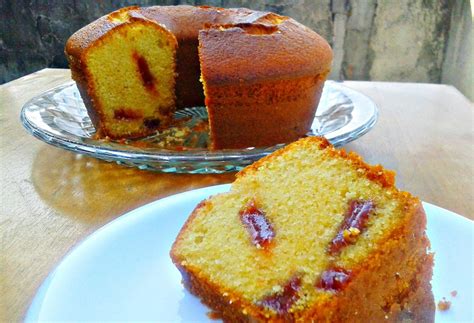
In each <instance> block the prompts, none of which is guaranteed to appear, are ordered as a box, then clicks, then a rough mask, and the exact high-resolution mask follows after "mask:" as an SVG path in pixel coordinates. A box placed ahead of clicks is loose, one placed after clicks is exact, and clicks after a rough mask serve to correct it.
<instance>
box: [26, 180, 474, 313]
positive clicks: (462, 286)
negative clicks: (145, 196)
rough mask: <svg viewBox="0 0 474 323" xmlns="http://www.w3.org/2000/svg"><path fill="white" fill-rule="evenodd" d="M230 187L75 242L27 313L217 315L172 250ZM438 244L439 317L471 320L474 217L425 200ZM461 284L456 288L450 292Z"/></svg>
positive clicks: (160, 204)
mask: <svg viewBox="0 0 474 323" xmlns="http://www.w3.org/2000/svg"><path fill="white" fill-rule="evenodd" d="M228 189H229V185H219V186H213V187H208V188H204V189H199V190H194V191H190V192H186V193H182V194H178V195H174V196H171V197H168V198H165V199H162V200H159V201H156V202H153V203H150V204H148V205H145V206H143V207H140V208H138V209H136V210H134V211H132V212H129V213H127V214H126V215H124V216H122V217H120V218H119V219H117V220H115V221H113V222H111V223H110V224H108V225H106V226H104V227H103V228H101V229H100V230H98V231H97V232H95V233H94V234H92V235H91V236H90V237H89V238H87V239H86V240H85V241H84V242H82V243H81V244H80V245H79V246H78V247H76V248H75V249H73V250H72V251H71V252H70V253H69V254H68V255H67V256H66V257H65V259H64V260H63V261H62V262H61V263H60V265H59V266H58V267H57V268H56V269H55V270H54V271H53V272H52V273H51V274H50V275H49V277H48V278H47V279H46V280H45V282H44V283H43V285H42V286H41V287H40V289H39V291H38V293H37V295H36V297H35V298H34V300H33V303H32V305H31V307H30V309H29V310H28V313H27V316H26V321H55V320H56V321H76V322H78V321H106V320H107V321H119V320H120V321H144V320H146V321H173V322H180V321H210V320H209V318H208V317H207V315H206V313H207V312H208V309H207V308H206V307H205V306H203V305H202V304H201V303H200V302H199V300H198V299H197V298H195V297H194V296H192V295H190V294H189V293H188V292H187V291H185V290H184V289H183V287H182V285H181V283H180V282H181V276H180V274H179V272H178V270H177V269H176V268H175V267H174V265H173V264H172V262H171V260H170V258H169V255H168V253H169V250H170V248H171V244H172V243H173V241H174V239H175V237H176V235H177V234H178V231H179V230H180V228H181V226H182V225H183V223H184V221H185V220H186V218H187V217H188V215H189V214H190V212H191V211H192V210H193V208H194V207H195V206H196V204H197V203H198V202H200V201H201V200H203V199H204V198H206V197H208V196H209V195H213V194H216V193H219V192H224V191H227V190H228ZM424 207H425V210H426V213H427V215H428V236H429V238H430V240H431V243H432V248H433V250H434V251H435V253H436V255H435V268H434V277H433V292H434V295H435V300H436V301H439V300H440V299H441V298H442V297H446V299H447V300H450V301H452V307H451V309H450V310H448V311H446V312H439V311H437V313H436V321H437V322H444V321H465V322H468V321H469V322H470V321H472V319H473V317H472V315H473V314H472V312H473V308H472V304H473V298H472V294H473V267H472V266H473V231H474V225H473V222H472V221H470V220H468V219H466V218H464V217H461V216H459V215H457V214H455V213H453V212H450V211H447V210H444V209H442V208H439V207H437V206H434V205H431V204H428V203H424ZM453 290H456V291H457V293H458V294H457V296H456V297H452V296H451V295H450V292H451V291H453Z"/></svg>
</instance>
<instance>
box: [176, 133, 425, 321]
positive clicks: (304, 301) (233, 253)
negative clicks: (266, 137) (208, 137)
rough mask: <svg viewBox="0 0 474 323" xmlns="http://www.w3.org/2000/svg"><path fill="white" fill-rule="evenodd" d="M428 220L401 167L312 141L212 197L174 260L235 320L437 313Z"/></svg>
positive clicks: (190, 224) (279, 154)
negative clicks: (398, 182)
mask: <svg viewBox="0 0 474 323" xmlns="http://www.w3.org/2000/svg"><path fill="white" fill-rule="evenodd" d="M425 227H426V216H425V213H424V211H423V208H422V205H421V202H420V200H419V199H417V198H415V197H413V196H412V195H410V194H409V193H407V192H402V191H399V190H398V189H397V188H396V187H395V186H394V173H393V172H391V171H387V170H385V169H384V168H383V167H382V166H370V165H367V164H366V163H364V162H363V161H362V159H361V158H360V157H359V156H357V155H356V154H354V153H349V154H348V153H346V152H344V151H343V150H337V149H335V148H334V147H332V146H331V145H330V144H329V143H328V142H327V141H326V140H325V139H323V138H306V139H302V140H299V141H297V142H295V143H293V144H290V145H289V146H287V147H285V148H283V149H281V150H279V151H276V152H275V153H273V154H271V155H269V156H268V157H265V158H263V159H261V160H260V161H258V162H256V163H255V164H253V165H251V166H249V167H247V168H245V169H244V170H243V171H241V172H240V173H239V174H238V175H237V179H236V181H235V182H234V183H233V184H232V187H231V190H230V191H229V192H227V193H223V194H219V195H215V196H212V197H210V198H209V199H207V200H205V201H202V202H201V203H200V204H199V205H198V206H197V207H196V209H195V210H194V211H193V213H192V214H191V216H190V217H189V219H188V220H187V222H186V223H185V225H184V226H183V228H182V230H181V232H180V233H179V235H178V237H177V238H176V241H175V243H174V245H173V247H172V250H171V258H172V260H173V262H174V263H175V265H176V266H177V268H178V269H179V270H180V272H181V273H182V276H183V283H184V285H185V287H186V288H187V289H189V290H190V291H191V292H192V293H193V294H195V295H197V296H198V297H200V298H201V299H202V301H203V302H204V303H205V304H207V305H208V306H209V307H210V308H211V309H213V310H214V311H215V312H216V313H217V315H219V316H220V317H222V318H223V319H224V320H225V321H243V322H245V321H271V322H280V321H300V322H307V321H323V322H324V321H331V322H368V321H371V322H375V321H388V322H395V321H418V322H419V321H424V322H426V321H427V322H430V321H433V320H434V301H433V295H432V292H431V285H430V280H431V275H432V266H433V257H432V254H430V253H429V250H428V249H429V246H430V244H429V240H428V238H427V236H426V233H425Z"/></svg>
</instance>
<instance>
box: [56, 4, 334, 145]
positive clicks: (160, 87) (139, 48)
mask: <svg viewBox="0 0 474 323" xmlns="http://www.w3.org/2000/svg"><path fill="white" fill-rule="evenodd" d="M65 51H66V55H67V57H68V60H69V64H70V67H71V72H72V77H73V79H74V80H75V81H76V83H77V85H78V88H79V91H80V93H81V96H82V97H83V100H84V103H85V105H86V107H87V110H88V113H89V115H90V117H91V120H92V122H93V123H94V125H95V127H96V130H97V136H98V137H99V138H100V137H110V138H112V139H119V138H133V137H142V136H146V135H149V134H152V133H154V132H155V131H156V130H157V129H161V128H165V127H167V125H168V124H169V121H170V119H171V118H172V115H173V112H174V110H175V108H182V107H187V106H199V105H206V107H207V110H208V116H209V127H210V148H211V149H222V148H244V147H259V146H267V145H273V144H278V143H285V142H291V141H294V140H296V139H298V138H300V137H302V136H305V134H306V133H307V132H308V131H309V129H310V127H311V123H312V120H313V117H314V114H315V111H316V107H317V105H318V102H319V98H320V95H321V91H322V87H323V84H324V81H325V79H326V76H327V74H328V73H329V69H330V65H331V61H332V51H331V49H330V47H329V45H328V43H327V42H326V41H325V40H324V39H323V38H322V37H320V36H319V35H318V34H317V33H315V32H314V31H312V30H310V29H309V28H307V27H305V26H303V25H301V24H299V23H298V22H296V21H295V20H293V19H291V18H289V17H284V16H280V15H277V14H274V13H270V12H259V11H253V10H249V9H243V8H240V9H222V8H213V7H206V6H202V7H192V6H154V7H147V8H139V7H128V8H123V9H120V10H118V11H115V12H113V13H111V14H109V15H106V16H104V17H101V18H99V19H98V20H96V21H94V22H92V23H91V24H89V25H87V26H85V27H84V28H82V29H81V30H79V31H77V32H76V33H75V34H74V35H72V36H71V37H70V38H69V40H68V42H67V44H66V49H65Z"/></svg>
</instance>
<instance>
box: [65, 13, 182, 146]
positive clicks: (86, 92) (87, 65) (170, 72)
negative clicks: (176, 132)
mask: <svg viewBox="0 0 474 323" xmlns="http://www.w3.org/2000/svg"><path fill="white" fill-rule="evenodd" d="M137 8H138V7H128V8H123V9H120V10H118V11H115V12H113V13H111V14H110V15H108V16H105V17H102V18H101V21H100V23H99V22H96V23H95V24H93V25H89V26H86V27H85V28H83V29H81V30H79V31H78V32H77V33H76V34H75V35H74V36H73V37H71V39H70V40H69V41H68V43H67V45H66V52H67V53H68V59H69V62H70V64H71V70H72V73H73V75H72V77H73V79H75V80H76V82H77V84H78V88H79V91H80V92H81V96H82V97H83V98H85V99H86V100H90V101H91V102H86V107H87V109H88V113H89V115H90V117H91V119H92V121H93V123H94V124H95V126H96V131H97V134H96V135H97V136H98V137H106V136H108V137H110V138H113V139H115V138H133V137H143V136H146V135H148V134H151V133H154V132H155V131H156V130H157V128H158V127H160V126H166V124H167V123H168V122H169V121H170V120H171V118H172V115H173V112H174V109H175V93H174V86H175V58H176V47H177V42H176V39H175V37H174V35H173V34H172V33H171V32H170V31H169V30H167V29H166V28H165V27H163V26H162V25H160V24H158V23H157V22H155V21H152V20H150V19H147V18H145V17H143V16H142V15H141V14H140V13H139V12H137V11H136V10H135V9H137ZM99 27H100V28H99ZM95 36H97V37H98V38H97V39H94V42H93V45H92V46H89V44H90V43H92V41H91V38H92V39H93V38H94V37H95ZM83 46H86V48H83Z"/></svg>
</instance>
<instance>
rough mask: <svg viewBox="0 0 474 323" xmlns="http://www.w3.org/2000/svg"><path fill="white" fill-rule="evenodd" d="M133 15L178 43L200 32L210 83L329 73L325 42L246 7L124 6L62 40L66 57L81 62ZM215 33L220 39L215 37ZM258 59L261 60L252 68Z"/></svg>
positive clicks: (290, 21)
mask: <svg viewBox="0 0 474 323" xmlns="http://www.w3.org/2000/svg"><path fill="white" fill-rule="evenodd" d="M133 19H150V20H152V21H155V22H158V23H160V24H162V25H164V26H165V27H166V28H168V29H169V30H170V31H171V32H172V33H173V34H174V36H175V37H176V38H177V40H178V41H179V40H183V39H197V37H198V35H199V37H200V38H202V39H205V45H203V46H202V48H201V49H200V50H201V52H202V54H204V55H205V56H206V57H207V59H208V61H212V62H213V64H206V65H205V66H204V67H203V68H205V69H206V71H203V73H206V75H207V82H209V83H214V82H235V81H237V82H239V81H247V82H248V81H252V80H256V79H262V78H269V77H271V78H284V77H285V76H286V77H294V76H307V75H318V74H320V73H325V72H327V71H328V70H329V68H330V64H331V61H332V51H331V49H330V47H329V45H328V43H327V42H326V41H325V40H324V39H323V38H322V37H321V36H319V35H318V34H317V33H316V32H314V31H312V30H310V29H309V28H307V27H305V26H303V25H301V24H299V23H298V22H296V21H295V20H293V19H291V18H288V17H284V16H279V15H277V14H274V13H269V12H260V11H253V10H249V9H244V8H240V9H222V8H213V7H205V6H202V7H193V6H154V7H147V8H139V7H128V8H122V9H120V10H118V11H115V12H113V13H111V14H109V15H107V16H104V17H101V18H99V19H97V20H96V21H94V22H92V23H91V24H89V25H87V26H85V27H84V28H82V29H80V30H79V31H77V32H76V33H75V34H74V35H72V36H71V38H70V39H69V40H68V42H67V44H66V53H67V55H69V56H70V58H72V59H73V60H74V59H76V60H80V57H81V55H82V53H83V52H84V50H86V49H87V48H88V47H89V46H90V45H91V44H92V43H93V42H95V41H96V40H98V39H100V38H101V37H102V36H103V35H104V34H106V33H107V32H108V31H110V30H111V29H113V28H114V27H116V26H118V25H120V24H123V23H126V22H127V21H133ZM216 35H219V37H217V38H214V37H215V36H216ZM236 48H237V49H238V50H237V51H236ZM262 61H264V62H265V63H260V64H258V67H256V66H255V62H262Z"/></svg>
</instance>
